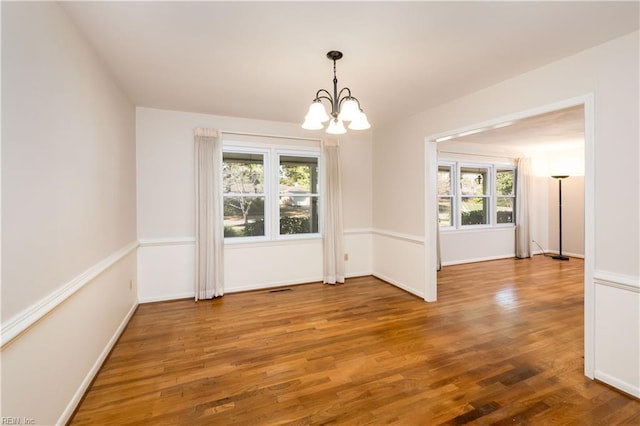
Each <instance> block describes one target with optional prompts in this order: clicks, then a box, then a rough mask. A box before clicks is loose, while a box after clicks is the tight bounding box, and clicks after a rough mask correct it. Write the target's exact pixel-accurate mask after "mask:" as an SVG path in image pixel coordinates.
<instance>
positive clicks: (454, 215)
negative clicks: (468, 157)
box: [436, 161, 458, 230]
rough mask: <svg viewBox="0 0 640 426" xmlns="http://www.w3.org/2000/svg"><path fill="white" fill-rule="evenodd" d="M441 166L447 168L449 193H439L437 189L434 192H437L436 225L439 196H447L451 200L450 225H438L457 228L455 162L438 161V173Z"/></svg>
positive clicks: (447, 228) (448, 228) (442, 227)
mask: <svg viewBox="0 0 640 426" xmlns="http://www.w3.org/2000/svg"><path fill="white" fill-rule="evenodd" d="M441 168H448V169H449V194H448V195H446V194H440V191H439V190H437V191H436V192H437V193H438V226H440V198H445V197H446V198H449V200H450V201H451V225H449V226H440V229H441V230H453V229H456V228H457V224H458V220H457V217H458V214H457V204H458V203H457V202H456V196H457V194H458V191H457V190H456V189H457V188H456V185H455V182H456V177H455V173H456V163H455V162H451V161H441V162H438V173H440V169H441Z"/></svg>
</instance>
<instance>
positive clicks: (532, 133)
mask: <svg viewBox="0 0 640 426" xmlns="http://www.w3.org/2000/svg"><path fill="white" fill-rule="evenodd" d="M501 125H504V127H498V128H488V129H486V130H482V129H477V130H482V131H480V132H478V133H474V134H471V135H466V136H461V137H454V138H453V139H450V140H447V141H445V142H441V143H440V144H438V148H439V149H440V150H449V151H450V152H477V153H480V152H483V153H494V154H505V155H521V154H523V153H533V152H539V151H546V152H548V151H551V150H567V149H576V148H583V147H584V126H585V119H584V106H583V105H578V106H574V107H570V108H563V109H559V110H556V111H551V112H547V113H544V114H539V115H534V116H531V117H527V118H523V119H521V120H515V121H509V122H505V123H500V124H499V125H498V126H501Z"/></svg>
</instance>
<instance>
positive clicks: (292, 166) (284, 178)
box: [280, 155, 318, 194]
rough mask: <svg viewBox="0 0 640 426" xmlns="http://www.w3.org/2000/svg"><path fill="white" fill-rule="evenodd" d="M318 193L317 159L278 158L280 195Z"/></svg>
mask: <svg viewBox="0 0 640 426" xmlns="http://www.w3.org/2000/svg"><path fill="white" fill-rule="evenodd" d="M291 192H293V193H306V194H309V193H312V194H317V193H318V158H317V157H293V156H285V155H283V156H281V157H280V194H283V193H291Z"/></svg>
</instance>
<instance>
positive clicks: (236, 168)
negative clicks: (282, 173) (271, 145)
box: [222, 152, 264, 194]
mask: <svg viewBox="0 0 640 426" xmlns="http://www.w3.org/2000/svg"><path fill="white" fill-rule="evenodd" d="M222 188H223V192H224V193H225V194H263V193H264V155H263V154H255V153H252V154H250V153H245V152H225V153H223V154H222Z"/></svg>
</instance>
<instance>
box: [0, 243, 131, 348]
mask: <svg viewBox="0 0 640 426" xmlns="http://www.w3.org/2000/svg"><path fill="white" fill-rule="evenodd" d="M139 246H140V243H139V242H138V241H137V240H136V241H132V242H131V243H129V244H127V245H126V246H124V247H122V248H121V249H120V250H118V251H116V252H115V253H113V254H111V255H109V256H108V257H106V258H104V259H103V260H101V261H100V262H98V263H96V264H95V265H93V266H91V267H90V268H89V269H87V270H85V271H84V272H82V273H81V274H79V275H77V276H76V277H74V278H72V279H71V280H69V281H68V282H66V283H64V284H62V285H61V286H60V287H59V288H58V289H57V290H55V291H53V292H51V293H50V294H49V295H47V296H46V297H44V298H42V299H40V300H39V301H37V302H36V303H34V304H33V305H31V306H29V307H28V308H26V309H24V310H23V311H22V312H19V313H18V314H17V315H15V316H13V317H12V318H10V319H9V320H7V321H6V322H4V323H2V327H1V329H0V349H1V348H3V347H5V346H6V345H8V344H9V343H11V341H13V340H14V339H15V338H16V337H18V336H19V335H20V334H22V333H24V332H25V331H27V330H28V329H29V328H31V327H32V326H33V325H35V324H36V323H37V322H38V321H39V320H40V319H42V318H43V317H44V316H45V315H47V314H48V313H49V312H51V311H52V310H54V309H55V308H56V307H58V306H59V305H61V304H62V303H64V301H65V300H67V299H68V298H69V297H71V296H72V295H73V294H74V293H76V292H77V291H78V290H80V289H81V288H82V287H84V286H85V285H87V284H88V283H90V282H91V281H92V280H94V279H95V278H96V277H97V276H98V275H100V274H102V273H103V272H104V271H106V270H107V269H109V268H110V267H111V266H113V265H114V264H116V263H117V262H119V261H120V260H121V259H123V258H125V257H126V256H128V255H129V254H130V253H131V252H133V251H134V250H136V249H137V248H138V247H139Z"/></svg>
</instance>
